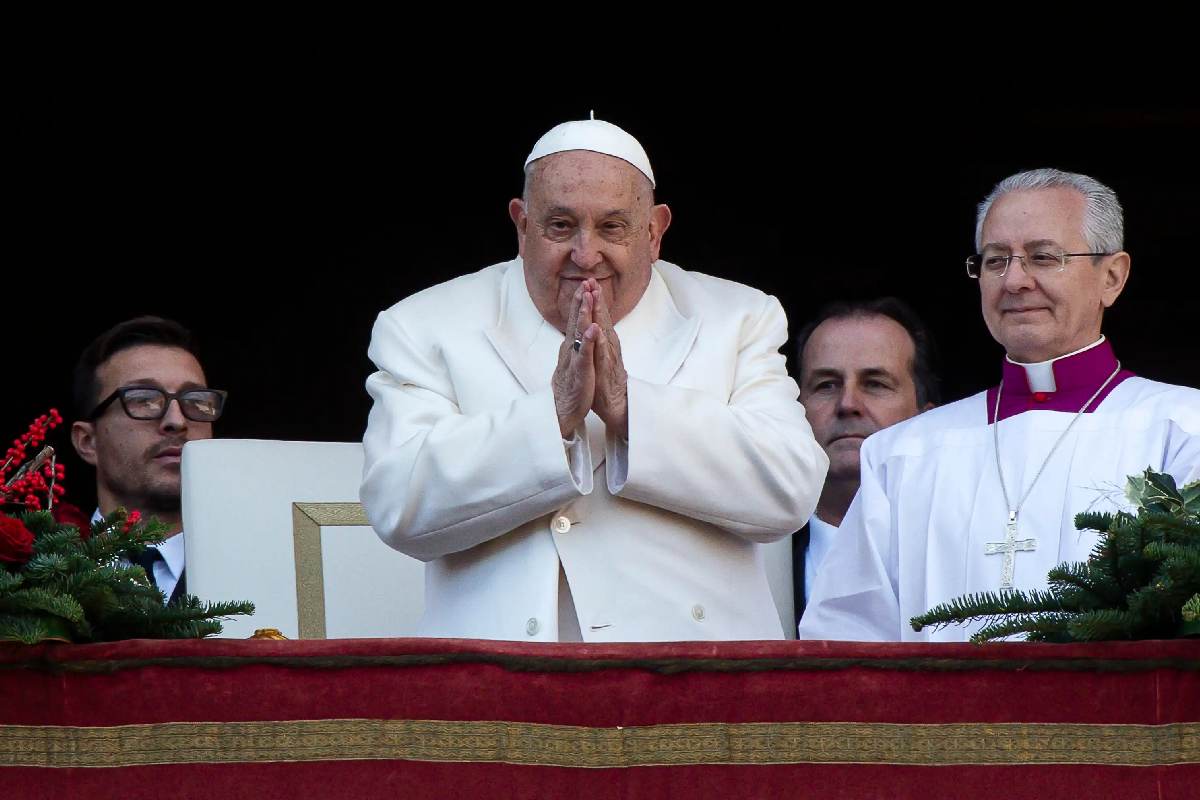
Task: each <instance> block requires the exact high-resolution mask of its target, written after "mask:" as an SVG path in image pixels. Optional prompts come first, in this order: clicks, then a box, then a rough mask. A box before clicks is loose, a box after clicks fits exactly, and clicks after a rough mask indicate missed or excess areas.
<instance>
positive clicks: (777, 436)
mask: <svg viewBox="0 0 1200 800" xmlns="http://www.w3.org/2000/svg"><path fill="white" fill-rule="evenodd" d="M786 339H787V319H786V317H785V316H784V313H783V308H782V307H781V306H780V305H779V301H778V300H776V299H775V298H774V297H770V296H764V303H763V305H762V307H761V308H760V309H759V310H758V313H757V314H756V315H754V316H753V317H752V318H751V319H750V320H749V321H748V323H747V324H746V325H744V326H743V328H742V333H741V340H740V341H739V343H738V351H737V362H736V364H735V365H733V370H734V372H733V374H734V388H733V391H732V393H731V395H730V396H729V397H728V398H727V399H726V398H723V397H719V396H716V395H714V394H711V393H709V392H702V391H697V390H695V389H689V388H687V387H683V386H675V385H662V384H655V383H648V382H646V381H642V380H637V379H635V378H632V377H631V378H630V379H629V439H628V442H626V441H623V440H621V439H620V438H619V437H616V436H609V437H608V438H607V441H606V452H605V459H606V464H607V465H608V468H607V470H606V473H607V478H608V489H609V491H610V492H611V493H612V494H614V495H616V496H619V497H622V498H625V499H627V500H634V501H637V502H639V503H646V504H648V505H652V506H656V507H658V508H662V509H666V510H668V511H672V512H675V513H677V514H681V515H683V516H686V517H691V518H693V519H698V520H703V521H704V522H707V523H709V524H712V525H715V526H716V527H718V528H721V529H723V530H726V531H728V532H730V533H732V534H735V535H737V536H740V537H742V538H744V539H748V540H751V541H756V542H770V541H775V540H776V539H780V538H782V537H784V536H786V535H788V534H790V533H792V532H793V531H795V530H796V529H798V528H800V527H802V526H803V525H804V523H805V521H807V520H808V517H809V516H810V515H811V514H812V511H813V509H814V508H815V507H816V504H817V499H818V498H819V497H820V494H821V487H822V485H823V484H824V482H825V472H826V470H827V469H828V467H829V460H828V458H827V457H826V455H825V452H824V451H823V450H822V449H821V447H820V446H819V445H818V444H817V443H816V441H815V440H814V439H813V434H812V428H810V427H809V424H808V420H807V419H806V418H805V416H804V407H803V406H802V405H801V404H800V403H799V402H797V400H796V398H797V396H798V395H799V389H798V387H797V386H796V382H795V381H793V380H792V379H791V377H790V376H789V375H788V374H787V368H786V364H785V359H784V357H783V355H782V354H781V353H780V352H779V348H780V347H781V346H782V345H783V343H784V342H785V341H786ZM716 368H724V367H718V366H717V365H714V369H716Z"/></svg>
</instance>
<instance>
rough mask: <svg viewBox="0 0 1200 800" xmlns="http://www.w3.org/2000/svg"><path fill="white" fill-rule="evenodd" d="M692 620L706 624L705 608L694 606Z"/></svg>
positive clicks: (698, 605)
mask: <svg viewBox="0 0 1200 800" xmlns="http://www.w3.org/2000/svg"><path fill="white" fill-rule="evenodd" d="M692 619H694V620H696V622H704V606H702V605H700V604H699V603H697V604H696V605H694V606H692Z"/></svg>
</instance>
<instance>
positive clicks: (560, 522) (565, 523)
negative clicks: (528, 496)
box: [554, 517, 571, 533]
mask: <svg viewBox="0 0 1200 800" xmlns="http://www.w3.org/2000/svg"><path fill="white" fill-rule="evenodd" d="M569 530H571V520H569V519H567V518H566V517H555V518H554V532H555V533H566V532H567V531H569Z"/></svg>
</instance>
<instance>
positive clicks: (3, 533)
mask: <svg viewBox="0 0 1200 800" xmlns="http://www.w3.org/2000/svg"><path fill="white" fill-rule="evenodd" d="M32 555H33V534H32V533H30V532H29V529H28V528H26V527H25V526H24V525H23V524H22V523H21V520H19V519H16V518H14V517H9V516H6V515H4V514H0V561H7V562H9V563H10V564H24V563H25V562H26V561H28V560H29V558H30V556H32Z"/></svg>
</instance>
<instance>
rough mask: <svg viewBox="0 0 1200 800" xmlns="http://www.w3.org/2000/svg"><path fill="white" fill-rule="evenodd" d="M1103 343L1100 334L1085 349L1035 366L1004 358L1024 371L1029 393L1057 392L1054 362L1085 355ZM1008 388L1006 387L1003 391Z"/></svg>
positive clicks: (1102, 337) (1102, 336) (1040, 362)
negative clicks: (1081, 354)
mask: <svg viewBox="0 0 1200 800" xmlns="http://www.w3.org/2000/svg"><path fill="white" fill-rule="evenodd" d="M1103 343H1104V334H1103V333H1102V334H1100V338H1099V339H1097V340H1096V341H1094V342H1092V343H1091V344H1089V345H1088V346H1087V347H1081V348H1079V349H1078V350H1075V351H1073V352H1070V353H1064V354H1063V355H1061V356H1058V357H1056V358H1052V359H1050V360H1049V361H1039V362H1037V363H1036V364H1025V363H1022V362H1020V361H1013V360H1012V358H1011V357H1009V356H1007V355H1006V356H1005V358H1006V359H1008V363H1010V364H1014V365H1016V366H1018V367H1021V368H1022V369H1024V370H1025V377H1026V379H1028V381H1029V391H1031V392H1057V391H1058V385H1057V384H1056V383H1055V381H1054V362H1055V361H1061V360H1062V359H1064V358H1070V357H1071V356H1077V355H1079V354H1080V353H1086V352H1087V351H1088V350H1091V349H1092V348H1093V347H1097V346H1099V345H1101V344H1103ZM1007 388H1008V387H1007V386H1006V387H1005V389H1007Z"/></svg>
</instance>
